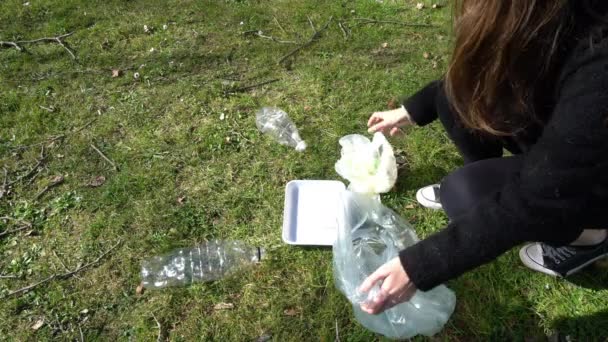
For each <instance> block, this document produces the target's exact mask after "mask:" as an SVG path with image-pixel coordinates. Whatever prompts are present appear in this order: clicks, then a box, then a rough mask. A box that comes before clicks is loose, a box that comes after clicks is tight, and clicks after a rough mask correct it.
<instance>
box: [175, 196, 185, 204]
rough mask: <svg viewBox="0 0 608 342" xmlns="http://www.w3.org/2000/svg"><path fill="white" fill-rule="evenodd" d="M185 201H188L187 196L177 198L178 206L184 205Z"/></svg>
mask: <svg viewBox="0 0 608 342" xmlns="http://www.w3.org/2000/svg"><path fill="white" fill-rule="evenodd" d="M185 201H186V196H179V197H178V198H177V204H179V205H183V204H184V202H185Z"/></svg>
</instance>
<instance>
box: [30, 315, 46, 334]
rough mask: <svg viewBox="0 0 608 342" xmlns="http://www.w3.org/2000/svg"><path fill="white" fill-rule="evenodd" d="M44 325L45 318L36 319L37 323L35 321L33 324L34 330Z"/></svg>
mask: <svg viewBox="0 0 608 342" xmlns="http://www.w3.org/2000/svg"><path fill="white" fill-rule="evenodd" d="M43 325H44V319H42V318H41V319H39V320H38V321H36V323H34V325H32V330H34V331H36V330H38V329H40V328H42V326H43Z"/></svg>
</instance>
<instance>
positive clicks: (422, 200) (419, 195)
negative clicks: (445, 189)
mask: <svg viewBox="0 0 608 342" xmlns="http://www.w3.org/2000/svg"><path fill="white" fill-rule="evenodd" d="M416 201H418V203H420V205H421V206H423V207H425V208H429V209H433V210H440V209H443V207H442V206H441V203H437V202H433V201H429V200H428V199H426V197H424V195H422V189H418V191H417V192H416Z"/></svg>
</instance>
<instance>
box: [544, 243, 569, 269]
mask: <svg viewBox="0 0 608 342" xmlns="http://www.w3.org/2000/svg"><path fill="white" fill-rule="evenodd" d="M574 255H576V251H575V250H574V249H572V248H570V247H557V248H555V247H551V246H546V245H545V246H543V257H548V258H549V259H551V260H553V262H554V263H556V264H560V263H561V262H562V261H565V260H566V259H568V258H570V257H572V256H574Z"/></svg>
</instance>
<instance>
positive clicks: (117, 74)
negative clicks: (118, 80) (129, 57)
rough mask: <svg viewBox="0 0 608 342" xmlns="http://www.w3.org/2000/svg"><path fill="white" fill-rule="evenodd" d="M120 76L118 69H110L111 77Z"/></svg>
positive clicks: (120, 72)
mask: <svg viewBox="0 0 608 342" xmlns="http://www.w3.org/2000/svg"><path fill="white" fill-rule="evenodd" d="M120 75H122V71H120V69H112V77H119V76H120Z"/></svg>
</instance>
